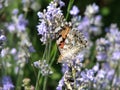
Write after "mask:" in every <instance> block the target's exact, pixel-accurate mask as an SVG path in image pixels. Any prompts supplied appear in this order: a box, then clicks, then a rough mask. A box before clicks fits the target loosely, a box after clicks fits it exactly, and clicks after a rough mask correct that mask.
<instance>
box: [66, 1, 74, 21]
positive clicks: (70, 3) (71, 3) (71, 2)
mask: <svg viewBox="0 0 120 90" xmlns="http://www.w3.org/2000/svg"><path fill="white" fill-rule="evenodd" d="M73 3H74V0H70V2H69V5H68V8H67V15H66V17H65V18H66V20H67V19H68V17H69V12H70V9H71V7H72V5H73Z"/></svg>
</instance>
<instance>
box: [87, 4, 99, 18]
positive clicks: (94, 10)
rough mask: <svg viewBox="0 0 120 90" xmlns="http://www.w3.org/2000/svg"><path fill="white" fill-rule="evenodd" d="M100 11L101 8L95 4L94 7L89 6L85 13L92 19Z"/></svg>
mask: <svg viewBox="0 0 120 90" xmlns="http://www.w3.org/2000/svg"><path fill="white" fill-rule="evenodd" d="M98 11H99V7H98V6H97V5H96V4H95V3H94V4H92V5H88V6H87V8H86V11H85V15H86V16H87V17H91V16H92V15H94V14H96V13H97V12H98Z"/></svg>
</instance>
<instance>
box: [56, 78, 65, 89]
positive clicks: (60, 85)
mask: <svg viewBox="0 0 120 90" xmlns="http://www.w3.org/2000/svg"><path fill="white" fill-rule="evenodd" d="M63 86H64V77H62V79H61V80H60V81H59V84H58V86H57V88H56V90H63V89H62V87H63Z"/></svg>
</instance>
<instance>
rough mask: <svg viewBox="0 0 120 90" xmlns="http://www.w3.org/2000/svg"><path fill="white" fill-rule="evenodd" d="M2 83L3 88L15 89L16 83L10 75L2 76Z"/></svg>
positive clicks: (4, 89) (6, 89)
mask: <svg viewBox="0 0 120 90" xmlns="http://www.w3.org/2000/svg"><path fill="white" fill-rule="evenodd" d="M2 84H3V87H2V90H14V85H13V83H12V81H11V78H10V77H9V76H4V77H3V78H2Z"/></svg>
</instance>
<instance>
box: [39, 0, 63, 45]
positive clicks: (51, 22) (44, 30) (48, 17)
mask: <svg viewBox="0 0 120 90" xmlns="http://www.w3.org/2000/svg"><path fill="white" fill-rule="evenodd" d="M58 4H59V1H56V0H55V1H53V2H51V3H50V4H49V6H47V9H46V10H43V12H38V17H39V21H40V22H39V24H38V25H37V31H38V34H39V35H41V36H42V37H41V39H40V40H41V41H42V42H43V43H44V44H45V43H46V42H47V40H48V39H54V38H55V37H56V33H57V32H58V31H59V30H60V29H61V28H59V27H60V26H61V24H62V25H63V24H64V18H63V17H64V16H63V14H62V11H61V10H60V7H58Z"/></svg>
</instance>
